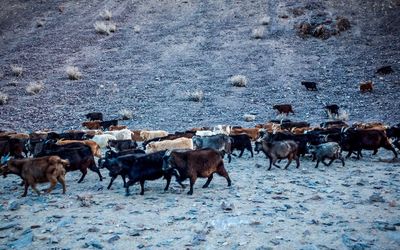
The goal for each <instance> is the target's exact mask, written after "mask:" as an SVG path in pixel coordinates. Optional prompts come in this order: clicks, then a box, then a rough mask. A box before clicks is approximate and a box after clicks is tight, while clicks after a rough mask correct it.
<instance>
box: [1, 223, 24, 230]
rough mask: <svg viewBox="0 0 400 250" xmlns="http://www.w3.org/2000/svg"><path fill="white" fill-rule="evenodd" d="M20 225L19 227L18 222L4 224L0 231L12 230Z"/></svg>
mask: <svg viewBox="0 0 400 250" xmlns="http://www.w3.org/2000/svg"><path fill="white" fill-rule="evenodd" d="M18 225H19V223H17V222H10V223H5V224H2V225H0V231H2V230H6V229H10V228H13V227H15V226H18Z"/></svg>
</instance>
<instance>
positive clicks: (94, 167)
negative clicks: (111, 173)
mask: <svg viewBox="0 0 400 250" xmlns="http://www.w3.org/2000/svg"><path fill="white" fill-rule="evenodd" d="M89 169H90V170H92V171H93V172H96V173H97V174H98V175H99V178H100V181H103V176H101V173H100V170H99V169H98V168H97V167H96V164H94V162H93V164H90V166H89Z"/></svg>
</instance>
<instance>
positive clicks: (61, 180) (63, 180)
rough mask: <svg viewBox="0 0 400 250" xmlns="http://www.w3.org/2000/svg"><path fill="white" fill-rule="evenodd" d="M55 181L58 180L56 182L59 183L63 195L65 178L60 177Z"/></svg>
mask: <svg viewBox="0 0 400 250" xmlns="http://www.w3.org/2000/svg"><path fill="white" fill-rule="evenodd" d="M57 180H58V182H60V183H61V185H62V189H63V192H62V193H63V194H65V191H66V187H65V178H64V176H62V175H60V176H59V177H58V178H57Z"/></svg>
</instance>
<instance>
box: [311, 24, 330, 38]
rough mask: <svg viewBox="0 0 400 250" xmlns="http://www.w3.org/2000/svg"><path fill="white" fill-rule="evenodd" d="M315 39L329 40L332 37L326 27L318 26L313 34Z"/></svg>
mask: <svg viewBox="0 0 400 250" xmlns="http://www.w3.org/2000/svg"><path fill="white" fill-rule="evenodd" d="M312 35H313V36H314V37H317V38H321V39H324V40H325V39H328V38H329V37H331V31H330V30H329V28H327V27H326V26H325V25H323V24H321V25H318V26H317V27H316V28H315V29H314V32H313V34H312Z"/></svg>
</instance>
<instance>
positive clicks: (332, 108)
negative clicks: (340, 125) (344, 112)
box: [324, 104, 340, 116]
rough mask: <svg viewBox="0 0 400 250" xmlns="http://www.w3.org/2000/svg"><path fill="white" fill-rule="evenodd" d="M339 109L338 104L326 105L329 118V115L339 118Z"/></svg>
mask: <svg viewBox="0 0 400 250" xmlns="http://www.w3.org/2000/svg"><path fill="white" fill-rule="evenodd" d="M339 108H340V107H339V106H338V105H336V104H331V105H326V106H325V107H324V109H325V110H326V113H327V114H328V116H329V114H331V115H336V116H339Z"/></svg>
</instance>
